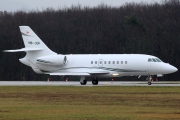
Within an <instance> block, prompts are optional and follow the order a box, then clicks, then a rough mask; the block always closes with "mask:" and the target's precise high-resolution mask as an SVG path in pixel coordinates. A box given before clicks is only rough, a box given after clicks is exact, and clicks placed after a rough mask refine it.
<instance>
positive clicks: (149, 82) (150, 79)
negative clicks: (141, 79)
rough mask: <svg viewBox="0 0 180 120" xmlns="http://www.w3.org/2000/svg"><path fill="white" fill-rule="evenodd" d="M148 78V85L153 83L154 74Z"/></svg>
mask: <svg viewBox="0 0 180 120" xmlns="http://www.w3.org/2000/svg"><path fill="white" fill-rule="evenodd" d="M146 80H148V85H151V84H152V82H151V81H152V76H151V75H149V76H148V77H147V78H146Z"/></svg>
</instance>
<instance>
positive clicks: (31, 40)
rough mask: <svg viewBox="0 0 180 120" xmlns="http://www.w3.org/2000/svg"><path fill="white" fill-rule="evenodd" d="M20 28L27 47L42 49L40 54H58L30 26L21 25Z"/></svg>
mask: <svg viewBox="0 0 180 120" xmlns="http://www.w3.org/2000/svg"><path fill="white" fill-rule="evenodd" d="M19 28H20V31H21V35H22V38H23V42H24V45H25V48H26V49H42V50H41V54H42V55H40V56H44V55H54V54H56V53H55V52H53V51H51V50H50V49H49V48H48V47H47V46H46V45H45V44H44V42H43V41H42V40H41V39H40V38H39V37H38V36H37V35H36V34H35V33H34V31H33V30H32V29H31V28H30V27H29V26H20V27H19Z"/></svg>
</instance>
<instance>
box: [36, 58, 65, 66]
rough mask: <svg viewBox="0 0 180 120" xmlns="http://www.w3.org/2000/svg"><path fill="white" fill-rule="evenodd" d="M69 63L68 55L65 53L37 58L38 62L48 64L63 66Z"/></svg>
mask: <svg viewBox="0 0 180 120" xmlns="http://www.w3.org/2000/svg"><path fill="white" fill-rule="evenodd" d="M66 63H67V57H66V56H64V55H49V56H44V57H39V58H37V60H36V64H41V65H47V66H62V65H64V64H66Z"/></svg>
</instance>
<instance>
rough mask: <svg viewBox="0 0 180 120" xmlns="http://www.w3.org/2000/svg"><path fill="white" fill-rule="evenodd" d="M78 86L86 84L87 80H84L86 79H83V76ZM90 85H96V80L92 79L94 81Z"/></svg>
mask: <svg viewBox="0 0 180 120" xmlns="http://www.w3.org/2000/svg"><path fill="white" fill-rule="evenodd" d="M80 84H81V85H86V84H87V80H86V78H85V77H84V76H81V78H80ZM92 84H93V85H98V79H97V78H94V79H93V80H92Z"/></svg>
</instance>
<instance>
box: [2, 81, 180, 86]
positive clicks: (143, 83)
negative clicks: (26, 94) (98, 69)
mask: <svg viewBox="0 0 180 120" xmlns="http://www.w3.org/2000/svg"><path fill="white" fill-rule="evenodd" d="M0 86H180V81H178V82H169V81H163V82H162V81H155V82H152V85H147V81H136V82H129V81H128V82H124V81H114V82H111V81H107V82H104V81H99V84H98V85H92V83H91V81H88V82H87V84H86V85H80V82H79V81H75V82H74V81H67V82H66V81H0Z"/></svg>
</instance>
